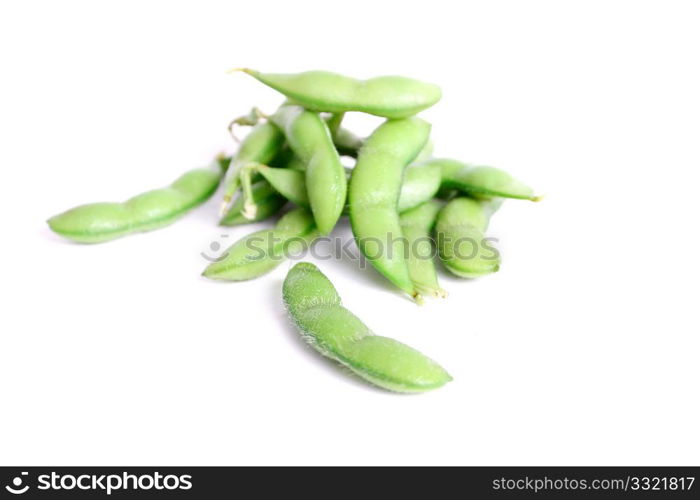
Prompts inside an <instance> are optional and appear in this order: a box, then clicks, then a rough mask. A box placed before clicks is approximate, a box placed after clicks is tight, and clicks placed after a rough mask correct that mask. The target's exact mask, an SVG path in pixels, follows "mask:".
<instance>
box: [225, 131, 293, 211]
mask: <svg viewBox="0 0 700 500" xmlns="http://www.w3.org/2000/svg"><path fill="white" fill-rule="evenodd" d="M283 143H284V136H283V135H282V132H280V130H279V129H278V128H277V127H275V126H274V125H273V124H272V123H269V122H262V123H260V124H258V125H256V126H255V127H253V129H252V130H251V131H250V133H249V134H248V135H247V136H246V137H245V138H244V139H243V141H242V142H241V144H240V146H239V147H238V152H236V155H235V156H234V157H233V160H232V161H231V165H230V167H229V169H228V172H226V177H225V178H224V202H223V205H222V209H221V212H222V214H223V213H224V212H225V210H226V207H227V206H228V205H229V203H230V202H231V200H232V199H233V195H234V194H235V193H236V191H237V190H238V188H239V187H240V173H241V169H242V168H243V167H245V166H246V165H248V164H250V163H263V164H266V163H268V162H269V161H271V160H272V159H273V158H274V157H275V155H277V153H279V151H280V149H281V148H282V145H283Z"/></svg>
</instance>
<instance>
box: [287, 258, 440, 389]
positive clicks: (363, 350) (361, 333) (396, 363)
mask: <svg viewBox="0 0 700 500" xmlns="http://www.w3.org/2000/svg"><path fill="white" fill-rule="evenodd" d="M282 296H283V299H284V303H285V305H286V307H287V311H288V312H289V315H290V317H291V318H292V321H294V324H295V325H296V326H297V328H298V329H299V331H300V332H301V334H302V335H303V336H304V338H305V339H306V340H307V341H308V342H309V343H310V344H311V345H312V346H313V347H314V349H316V350H317V351H318V352H320V353H321V354H323V355H324V356H327V357H329V358H331V359H334V360H336V361H338V362H340V363H341V364H343V365H345V366H347V367H348V368H349V369H350V370H352V371H353V372H355V373H356V374H357V375H359V376H360V377H362V378H364V379H365V380H367V381H369V382H371V383H373V384H375V385H377V386H379V387H382V388H384V389H388V390H391V391H397V392H407V393H415V392H425V391H429V390H432V389H437V388H438V387H442V386H443V385H445V384H446V383H447V382H449V381H450V380H452V377H451V376H450V374H449V373H447V371H445V369H444V368H442V367H441V366H440V365H439V364H437V363H436V362H435V361H433V360H432V359H430V358H428V357H426V356H425V355H423V354H421V353H420V352H418V351H417V350H415V349H413V348H412V347H409V346H407V345H405V344H402V343H401V342H398V341H396V340H394V339H391V338H388V337H380V336H378V335H375V334H374V333H372V331H370V329H369V328H368V327H367V326H366V325H365V324H364V323H363V322H362V321H361V320H360V319H359V318H358V317H357V316H355V315H354V314H353V313H351V312H350V311H348V310H347V309H345V307H343V305H342V303H341V300H340V296H339V295H338V292H337V291H336V289H335V287H334V286H333V284H332V283H331V282H330V281H329V280H328V278H326V276H325V275H324V274H323V273H321V271H319V269H318V268H317V267H316V266H315V265H313V264H310V263H308V262H300V263H298V264H296V265H295V266H294V267H293V268H292V269H291V270H290V271H289V273H288V274H287V278H286V279H285V280H284V284H283V286H282Z"/></svg>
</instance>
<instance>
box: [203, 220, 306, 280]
mask: <svg viewBox="0 0 700 500" xmlns="http://www.w3.org/2000/svg"><path fill="white" fill-rule="evenodd" d="M315 237H316V231H315V228H314V220H313V217H312V215H311V213H310V212H309V211H308V210H307V209H305V208H296V209H294V210H292V211H291V212H288V213H286V214H285V215H283V216H282V218H281V219H280V220H279V221H278V222H277V224H276V225H275V227H274V229H263V230H262V231H256V232H254V233H252V234H249V235H248V236H245V237H244V238H242V239H240V240H238V241H237V242H236V243H234V244H233V245H231V246H230V247H229V248H228V249H226V251H225V252H224V254H223V257H222V258H220V259H219V260H217V261H216V262H212V263H211V264H209V265H208V266H207V268H206V269H205V270H204V272H203V273H202V275H203V276H205V277H207V278H209V279H213V280H225V281H244V280H250V279H253V278H257V277H259V276H262V275H263V274H266V273H268V272H270V271H272V270H273V269H274V268H276V267H277V266H279V265H280V264H281V263H282V262H284V260H285V258H286V257H287V255H289V254H290V253H291V254H296V253H297V252H299V251H302V250H304V247H305V246H308V245H309V244H310V242H311V241H312V240H313V239H314V238H315Z"/></svg>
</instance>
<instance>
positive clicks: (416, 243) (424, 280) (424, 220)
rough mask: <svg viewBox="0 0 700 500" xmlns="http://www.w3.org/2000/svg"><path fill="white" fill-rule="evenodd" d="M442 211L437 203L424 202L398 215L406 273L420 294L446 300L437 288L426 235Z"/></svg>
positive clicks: (431, 254) (428, 239)
mask: <svg viewBox="0 0 700 500" xmlns="http://www.w3.org/2000/svg"><path fill="white" fill-rule="evenodd" d="M441 208H442V203H440V202H439V201H437V200H430V201H426V202H425V203H421V204H420V205H418V206H417V207H415V208H412V209H411V210H408V211H406V212H404V213H402V214H401V231H402V232H403V236H404V238H406V241H407V242H408V247H409V252H408V260H407V264H408V274H409V275H410V276H411V281H413V286H415V287H416V290H418V291H419V292H420V293H422V294H425V295H431V296H433V297H447V292H445V290H443V289H442V288H440V285H438V279H437V272H436V271H435V259H434V257H435V253H434V248H433V240H432V239H431V238H430V233H431V231H432V229H433V226H435V219H436V218H437V215H438V212H440V209H441Z"/></svg>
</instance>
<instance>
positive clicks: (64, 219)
mask: <svg viewBox="0 0 700 500" xmlns="http://www.w3.org/2000/svg"><path fill="white" fill-rule="evenodd" d="M228 162H229V159H227V158H222V157H220V158H217V160H216V161H215V162H213V163H212V165H210V166H209V167H207V168H198V169H194V170H190V171H189V172H187V173H185V174H183V175H182V176H180V177H179V178H178V179H177V180H175V182H173V183H172V184H171V185H170V186H168V187H166V188H162V189H156V190H153V191H147V192H145V193H142V194H139V195H137V196H134V197H133V198H130V199H128V200H127V201H125V202H123V203H91V204H88V205H81V206H79V207H75V208H73V209H71V210H68V211H66V212H63V213H61V214H58V215H55V216H53V217H51V218H50V219H49V220H48V221H47V222H48V225H49V227H50V228H51V230H52V231H54V232H55V233H57V234H60V235H61V236H63V237H65V238H68V239H70V240H73V241H77V242H79V243H100V242H103V241H109V240H113V239H115V238H119V237H121V236H126V235H127V234H131V233H135V232H141V231H151V230H153V229H158V228H160V227H163V226H167V225H168V224H171V223H172V222H174V221H175V220H177V219H179V218H180V217H182V216H183V215H184V214H186V213H187V212H188V211H189V210H191V209H192V208H194V207H196V206H198V205H201V204H202V203H204V202H205V201H206V200H207V199H209V197H210V196H211V195H212V194H214V192H215V191H216V188H217V187H218V185H219V182H220V180H221V177H222V175H223V172H224V170H225V169H226V166H227V165H228Z"/></svg>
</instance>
